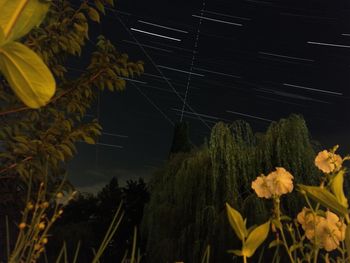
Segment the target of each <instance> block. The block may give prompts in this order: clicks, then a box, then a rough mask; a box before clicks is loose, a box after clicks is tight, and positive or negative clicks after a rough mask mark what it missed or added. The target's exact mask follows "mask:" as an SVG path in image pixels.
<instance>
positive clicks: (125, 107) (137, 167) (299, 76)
mask: <svg viewBox="0 0 350 263" xmlns="http://www.w3.org/2000/svg"><path fill="white" fill-rule="evenodd" d="M91 30H92V33H93V35H98V34H100V33H102V34H105V35H106V36H107V37H108V38H109V39H111V41H112V42H113V43H114V44H115V45H116V46H117V48H118V50H121V51H123V52H126V53H128V55H129V57H131V58H132V59H139V60H143V61H144V62H145V74H144V75H143V76H142V77H141V78H139V79H135V80H129V79H127V81H128V84H127V88H126V90H125V91H124V92H122V93H120V94H111V93H108V92H105V93H102V94H101V101H100V104H99V116H100V118H99V120H100V122H101V124H102V126H103V127H104V129H105V131H106V132H105V133H104V134H103V135H102V138H101V141H103V144H102V143H99V144H100V145H97V146H81V152H82V153H83V154H81V156H78V158H77V159H76V160H75V161H74V162H73V164H72V166H71V170H72V171H73V174H76V177H74V178H75V179H74V180H75V183H76V184H77V185H80V186H82V187H84V186H85V185H84V183H83V179H82V178H83V174H84V171H90V170H94V171H97V172H98V174H100V177H98V178H96V181H97V182H96V184H98V183H100V182H101V181H107V179H106V178H110V177H111V176H113V175H117V176H118V174H114V172H113V171H114V168H113V167H115V166H118V167H122V168H123V169H124V171H125V170H129V171H130V173H125V174H124V175H120V176H121V177H123V178H124V177H125V178H127V177H130V176H131V177H133V176H136V175H137V176H146V177H147V176H148V175H149V174H150V173H151V172H152V171H151V170H152V169H150V167H159V166H160V165H162V163H163V162H164V160H165V159H166V158H167V156H168V151H169V149H170V144H171V139H172V132H173V125H174V124H175V123H176V122H178V121H180V120H181V119H182V120H183V121H188V122H189V124H190V130H191V138H192V140H193V142H195V143H196V144H199V143H201V142H202V141H203V139H204V137H205V136H208V135H209V132H210V128H211V127H212V126H213V125H214V123H215V122H216V121H218V120H221V121H225V122H232V121H234V120H236V119H243V120H246V121H248V122H249V123H250V124H251V125H252V126H253V128H254V129H255V130H256V131H263V130H264V129H266V127H267V126H268V125H269V123H270V122H272V121H275V120H278V119H280V118H283V117H287V116H288V115H289V114H291V113H299V114H302V115H303V116H304V117H305V119H306V121H307V124H308V126H309V128H310V131H311V134H312V135H313V138H314V139H315V140H318V141H320V142H321V143H322V144H323V145H325V147H331V146H332V145H334V144H336V143H339V144H340V145H341V149H343V150H344V151H346V152H350V143H349V140H348V134H349V131H350V120H349V117H348V115H347V109H348V108H349V106H348V105H349V102H350V94H349V93H350V92H349V87H350V49H349V48H350V38H349V36H350V33H349V32H350V4H349V3H348V2H347V1H338V2H337V3H333V2H331V1H323V0H322V1H313V0H307V1H282V0H275V1H257V0H237V1H228V0H218V1H214V0H206V1H205V2H203V0H195V1H172V2H164V1H158V0H150V1H147V2H144V1H137V0H128V1H123V0H122V1H119V2H118V5H117V7H116V10H111V9H109V10H107V12H106V16H105V17H104V18H103V26H99V25H96V27H95V28H92V29H91ZM89 114H91V115H92V116H97V107H96V108H95V109H92V111H91V112H90V113H89ZM110 134H127V140H125V138H123V137H118V136H110ZM123 139H124V140H123ZM114 145H115V146H114ZM109 146H110V148H111V149H108V147H109ZM119 146H120V147H122V148H120V147H119ZM96 147H98V155H99V157H98V165H97V166H92V165H86V163H90V161H91V163H95V162H94V161H93V160H92V159H91V158H92V157H89V154H90V155H91V156H95V155H94V152H95V151H96V149H95V148H96ZM113 147H117V148H113ZM90 159H91V160H90ZM140 171H142V172H140Z"/></svg>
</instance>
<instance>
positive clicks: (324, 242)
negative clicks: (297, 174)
mask: <svg viewBox="0 0 350 263" xmlns="http://www.w3.org/2000/svg"><path fill="white" fill-rule="evenodd" d="M335 150H336V148H335V149H334V150H333V151H327V150H324V151H322V152H320V153H319V154H318V155H317V156H316V158H315V165H316V166H317V167H318V168H319V169H320V170H321V171H322V172H324V173H325V174H330V173H335V172H337V171H339V170H340V169H341V168H342V163H343V161H344V160H343V159H342V157H341V156H340V155H338V154H335V153H334V151H335ZM293 179H294V177H293V176H292V175H291V174H290V173H289V172H288V171H287V170H286V169H284V168H282V167H276V170H275V171H273V172H271V173H270V174H268V175H267V176H265V175H263V174H262V175H260V176H259V177H258V178H256V180H254V181H253V182H252V188H253V189H254V191H255V192H256V194H257V196H258V197H260V198H266V199H271V198H279V197H280V196H281V195H283V194H287V193H290V192H292V191H293ZM297 222H298V223H299V224H300V225H301V227H302V228H303V230H304V231H305V236H306V238H307V239H308V240H310V242H312V243H313V244H316V245H317V246H318V247H319V248H324V249H325V250H326V251H332V250H335V249H336V248H337V247H338V246H339V244H340V242H341V241H344V239H345V230H346V224H345V223H344V221H343V219H340V218H339V217H338V216H337V215H336V214H334V213H332V212H330V211H322V210H320V209H319V210H317V211H316V212H315V211H313V210H311V209H310V208H306V207H304V208H303V210H302V211H301V212H300V213H299V214H298V216H297Z"/></svg>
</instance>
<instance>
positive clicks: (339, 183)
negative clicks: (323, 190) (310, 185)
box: [331, 170, 349, 207]
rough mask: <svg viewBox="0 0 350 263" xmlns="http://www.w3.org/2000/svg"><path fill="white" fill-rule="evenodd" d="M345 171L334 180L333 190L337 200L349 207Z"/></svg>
mask: <svg viewBox="0 0 350 263" xmlns="http://www.w3.org/2000/svg"><path fill="white" fill-rule="evenodd" d="M344 174H345V171H344V170H340V171H339V172H338V173H337V174H336V175H335V176H334V178H333V180H332V184H331V189H332V192H333V194H334V195H335V197H336V198H337V200H338V201H339V202H340V203H341V204H342V205H343V206H345V207H349V205H348V199H346V197H345V194H344V185H343V184H344Z"/></svg>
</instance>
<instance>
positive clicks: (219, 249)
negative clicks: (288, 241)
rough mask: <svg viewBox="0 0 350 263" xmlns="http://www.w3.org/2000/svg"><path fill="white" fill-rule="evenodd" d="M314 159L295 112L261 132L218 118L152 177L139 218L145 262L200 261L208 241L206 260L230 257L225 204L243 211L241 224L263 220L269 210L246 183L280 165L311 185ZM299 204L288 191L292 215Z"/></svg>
mask: <svg viewBox="0 0 350 263" xmlns="http://www.w3.org/2000/svg"><path fill="white" fill-rule="evenodd" d="M314 156H315V152H314V150H313V146H312V144H311V142H310V136H309V133H308V129H307V127H306V124H305V121H304V120H303V118H302V117H300V116H297V115H292V116H290V117H289V118H288V119H282V120H280V121H279V122H276V123H272V124H271V125H270V127H269V128H268V130H267V131H266V133H264V134H254V132H253V131H252V129H251V127H250V126H249V124H247V123H246V122H243V121H237V122H235V123H233V124H232V125H227V124H224V123H218V124H217V125H215V127H214V128H213V129H212V132H211V136H210V140H209V143H207V144H204V145H203V146H202V147H200V148H197V149H194V150H192V151H191V152H189V153H179V154H177V155H173V156H172V157H171V158H170V160H169V161H168V162H167V164H166V165H165V166H164V167H163V168H162V169H161V170H159V171H158V172H157V173H155V174H154V176H153V178H152V180H151V182H150V190H151V200H150V203H149V205H148V206H147V207H146V209H145V214H144V220H143V232H144V236H146V237H147V242H146V243H147V254H148V256H149V259H150V260H151V261H152V262H174V261H185V262H200V260H201V256H202V255H203V253H204V251H205V249H206V247H207V245H211V248H212V252H211V261H212V262H232V258H231V256H229V255H228V254H227V253H226V250H227V249H231V248H232V247H234V244H235V242H237V241H238V240H235V235H234V234H233V233H232V231H231V229H230V227H229V225H228V223H227V219H226V214H225V209H224V204H225V202H228V203H230V204H231V205H232V206H233V207H235V208H236V209H238V210H239V211H240V212H242V213H243V214H244V215H246V216H247V218H248V225H251V224H252V223H253V222H255V223H261V222H263V220H266V219H267V217H268V214H269V211H270V207H269V204H268V203H267V202H262V201H260V200H259V199H258V198H257V197H256V196H255V195H254V193H253V191H252V190H251V182H252V181H253V180H254V179H255V178H256V177H257V176H258V175H260V174H261V173H265V174H267V173H269V172H270V171H272V170H273V169H274V167H276V166H283V167H285V168H286V169H288V170H289V171H290V172H291V173H292V174H293V175H294V176H295V181H296V182H297V183H310V184H312V183H315V181H316V180H317V179H316V178H317V173H318V172H317V171H316V170H315V169H314V168H313V167H314V166H313V159H314ZM266 203H267V204H266ZM300 206H301V204H300V202H299V199H298V197H297V195H296V194H295V195H294V196H293V198H292V201H289V202H287V204H286V206H285V207H284V209H286V210H288V212H290V213H292V214H293V213H296V212H297V210H298V209H299V208H300Z"/></svg>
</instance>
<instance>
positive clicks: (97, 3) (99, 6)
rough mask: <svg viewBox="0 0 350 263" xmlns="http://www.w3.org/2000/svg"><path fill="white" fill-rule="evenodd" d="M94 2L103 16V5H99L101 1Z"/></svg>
mask: <svg viewBox="0 0 350 263" xmlns="http://www.w3.org/2000/svg"><path fill="white" fill-rule="evenodd" d="M94 2H95V5H96V7H97V9H98V10H99V11H100V12H102V13H103V14H105V13H106V11H105V7H104V5H103V4H102V3H101V1H99V0H95V1H94Z"/></svg>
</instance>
